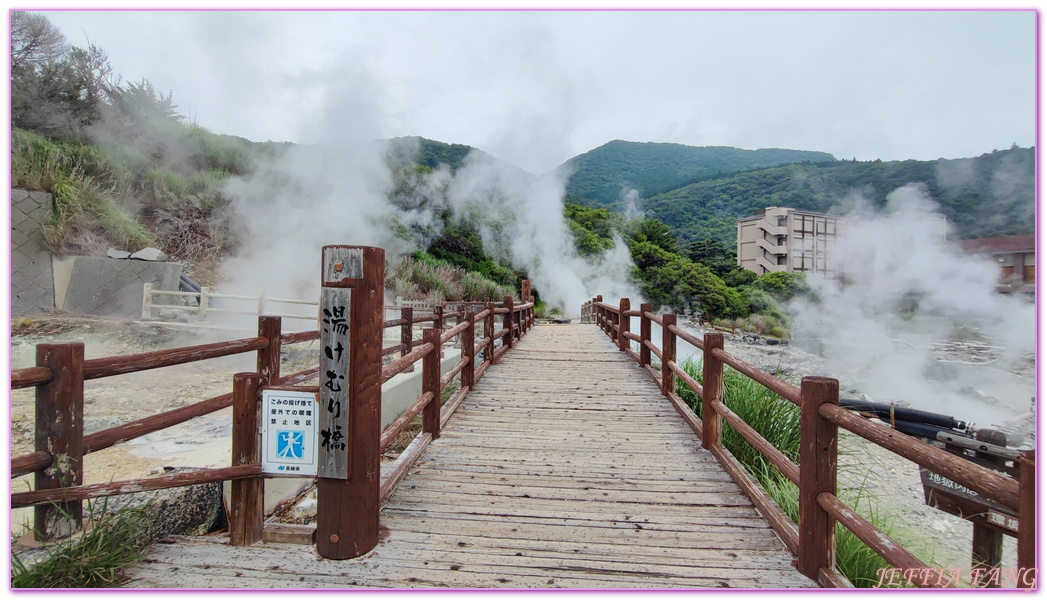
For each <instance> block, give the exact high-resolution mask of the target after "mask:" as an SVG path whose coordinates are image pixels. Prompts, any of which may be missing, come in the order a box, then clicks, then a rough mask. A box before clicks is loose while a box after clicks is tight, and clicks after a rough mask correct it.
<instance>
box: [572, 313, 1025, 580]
mask: <svg viewBox="0 0 1047 600" xmlns="http://www.w3.org/2000/svg"><path fill="white" fill-rule="evenodd" d="M621 306H622V309H620V310H619V309H616V307H614V306H613V305H609V304H606V303H603V302H600V301H599V297H597V298H596V299H593V300H592V301H588V302H586V303H585V304H584V305H583V321H585V318H586V315H592V318H591V319H590V320H589V321H588V322H591V323H596V324H597V325H598V326H599V327H600V328H601V329H602V330H603V332H604V333H605V334H606V335H607V336H608V338H610V339H611V340H612V342H614V343H615V344H616V345H618V346H619V349H623V348H622V346H623V345H624V344H626V340H633V341H638V342H639V343H640V348H641V353H639V354H637V353H635V352H632V351H631V350H630V351H629V352H628V355H629V356H630V358H632V359H633V360H635V361H636V362H637V363H638V364H639V365H640V366H641V367H643V368H644V369H645V370H646V371H647V372H648V373H649V374H650V375H651V377H652V378H653V379H654V380H655V381H656V382H659V383H661V385H662V393H663V395H665V396H666V397H667V398H669V400H670V401H671V402H672V403H673V404H674V406H676V408H677V410H679V411H680V412H681V414H683V415H684V416H685V419H686V413H685V411H689V409H688V408H687V407H686V405H685V404H684V403H683V402H682V401H681V400H680V398H679V397H678V396H676V394H675V393H674V392H673V391H672V390H673V388H674V385H673V383H672V380H673V379H675V378H676V377H679V378H680V379H681V380H682V381H683V382H684V384H685V385H686V386H687V387H688V388H689V389H691V390H692V391H695V392H696V393H697V394H699V395H700V396H702V397H703V415H705V414H706V411H707V412H708V416H709V417H710V419H702V420H694V421H692V420H690V419H687V421H688V423H689V424H690V425H691V427H692V428H695V427H700V428H701V430H702V431H701V433H699V430H697V429H696V433H698V434H699V438H701V440H702V446H703V447H706V448H708V449H709V450H710V451H711V452H712V453H713V454H714V455H715V456H716V457H717V459H718V461H719V462H720V464H721V465H723V467H724V468H725V469H726V470H727V471H728V473H729V474H730V475H731V477H732V478H733V479H734V480H735V481H736V482H737V483H738V484H739V485H740V486H741V487H742V489H743V491H744V492H745V493H746V495H748V496H749V497H750V499H752V501H753V503H754V504H756V506H757V508H758V510H760V512H761V514H763V515H764V516H765V518H767V519H768V521H769V522H770V523H771V525H772V527H773V528H774V529H775V530H776V531H777V532H778V534H779V535H780V536H781V537H782V539H783V540H784V541H785V542H786V545H787V546H789V548H790V550H791V551H792V552H793V554H794V555H797V556H799V562H798V563H797V568H798V569H800V570H801V572H803V573H805V574H806V575H808V576H809V577H811V578H812V579H816V581H818V582H819V583H820V584H821V585H823V586H832V587H849V586H850V584H849V582H847V581H846V580H845V579H843V578H842V577H841V576H840V575H839V573H837V572H836V571H834V570H833V568H832V563H831V557H832V554H831V552H832V549H831V547H829V546H827V545H826V544H831V543H832V542H831V541H828V540H832V531H833V527H834V525H833V524H834V523H837V522H839V523H840V524H842V525H843V526H844V527H846V528H847V529H849V530H850V531H852V532H854V533H855V535H857V536H858V537H859V539H861V540H862V541H863V542H864V543H866V544H868V545H869V546H870V547H871V548H872V549H873V550H874V551H876V552H877V553H879V554H880V555H881V556H882V557H883V558H884V559H885V560H887V561H888V562H889V563H890V564H891V565H892V566H894V567H895V568H900V569H906V568H912V569H920V568H926V565H924V564H923V563H922V562H920V561H919V559H916V558H915V557H914V556H913V555H912V554H911V553H909V552H908V551H907V550H905V549H904V548H901V547H900V546H898V545H897V544H896V543H894V542H893V541H892V540H890V538H888V537H887V536H885V535H884V534H883V533H882V532H881V531H879V530H877V529H876V528H875V526H873V525H872V524H871V523H869V522H868V521H866V520H865V519H863V518H861V517H860V516H858V515H857V514H856V513H854V511H853V510H851V509H850V508H848V507H847V506H846V504H844V503H843V502H842V501H841V500H840V499H839V498H837V497H836V496H835V494H834V492H835V487H836V475H835V468H834V467H832V465H834V464H835V460H836V458H835V455H836V433H835V428H836V427H843V428H844V429H846V430H848V431H851V432H853V433H855V434H857V435H859V436H861V437H863V438H865V439H867V440H869V441H871V442H873V443H875V444H877V445H879V446H881V447H883V448H885V449H887V450H890V451H892V452H894V453H895V454H898V455H899V456H901V457H903V458H906V459H908V460H911V461H913V462H915V463H916V464H918V465H920V466H921V467H924V468H928V469H931V470H933V471H934V472H936V473H940V474H941V475H943V476H945V477H948V478H949V479H951V480H952V481H954V482H956V483H957V484H959V485H961V486H964V487H967V488H968V489H971V490H973V491H974V492H977V493H979V494H981V495H982V496H984V497H986V498H990V499H993V500H996V501H998V502H1000V503H1001V504H1003V505H1004V506H1006V507H1008V508H1009V509H1012V510H1015V511H1018V512H1019V513H1021V518H1020V522H1021V523H1034V522H1035V505H1034V500H1033V498H1034V497H1035V496H1034V493H1033V492H1030V491H1028V490H1032V489H1033V487H1032V486H1033V484H1032V481H1033V473H1034V463H1033V462H1032V460H1029V459H1027V458H1026V457H1021V460H1020V462H1021V464H1022V466H1023V468H1024V471H1023V474H1022V479H1021V482H1019V481H1018V480H1016V479H1014V478H1011V477H1007V476H1005V475H1003V474H1000V473H998V472H995V471H993V470H991V469H988V468H986V467H983V466H980V465H978V464H975V463H973V462H970V461H966V460H964V459H963V458H960V457H958V456H956V455H954V454H951V453H949V452H947V451H945V450H943V449H940V448H937V447H935V446H931V445H929V444H924V443H921V442H920V441H918V440H916V439H915V438H912V437H910V436H907V435H905V434H902V433H900V432H897V431H894V430H893V429H890V428H888V427H886V426H883V425H880V424H878V423H875V422H872V421H869V420H867V419H865V418H864V417H861V416H859V415H856V414H854V413H852V412H850V411H848V410H846V409H843V408H840V407H839V405H838V403H837V401H836V400H831V399H833V398H838V383H836V381H835V380H830V379H825V378H805V379H804V381H805V384H804V385H808V383H807V382H808V380H811V385H812V386H814V387H812V388H811V389H812V392H811V393H812V394H816V395H817V394H821V395H822V396H821V398H822V399H820V400H813V399H812V400H811V402H814V403H815V405H816V406H815V408H814V412H813V413H811V412H808V413H807V416H806V417H805V419H806V420H803V419H802V421H803V422H804V423H806V425H804V426H803V427H805V428H806V429H805V431H807V432H808V433H807V434H803V435H802V436H801V440H802V443H803V444H806V445H807V446H810V445H811V436H812V435H814V434H812V433H811V432H819V433H818V434H817V435H820V436H823V437H822V438H820V439H823V440H824V441H820V442H817V446H818V451H817V452H816V453H815V451H814V449H813V447H812V448H811V449H808V450H807V451H806V452H808V459H806V460H815V459H814V458H811V456H814V455H815V454H816V455H817V460H818V461H822V460H829V458H828V456H829V454H831V456H832V458H831V461H832V462H831V463H829V465H830V467H829V468H823V466H808V467H807V469H808V471H807V479H806V480H805V479H804V478H801V473H803V472H804V471H803V467H801V466H800V465H797V464H796V463H795V462H793V461H792V460H790V459H789V458H788V457H786V456H785V455H784V454H783V453H782V452H781V451H780V450H778V449H777V448H775V447H774V446H773V445H772V444H771V443H770V442H768V441H767V440H766V439H764V438H763V437H762V436H761V435H760V434H759V433H758V432H756V430H754V429H753V428H752V427H751V426H750V425H748V423H746V422H745V421H744V420H743V419H742V418H741V417H740V416H738V415H737V414H736V413H734V412H733V411H731V410H730V408H728V407H727V405H726V404H724V402H723V400H722V397H721V396H719V393H720V392H718V391H717V390H719V389H720V388H721V387H722V382H721V380H720V379H718V378H720V377H722V368H723V365H728V366H730V367H732V368H734V369H735V370H737V371H738V372H740V373H742V374H743V375H745V376H746V377H748V378H750V379H752V380H754V381H756V382H757V383H759V384H761V385H763V386H764V387H766V388H768V389H769V390H770V391H772V392H775V393H776V394H778V395H779V396H781V397H782V398H784V399H785V400H788V401H790V402H792V403H793V404H796V405H801V403H802V401H803V400H802V397H803V394H801V389H800V388H797V387H795V386H793V385H791V384H788V383H786V382H784V381H782V380H780V379H778V378H777V377H775V376H773V375H771V374H768V373H765V372H764V371H762V370H760V369H759V368H757V367H755V366H753V365H751V364H749V363H746V362H745V361H742V360H741V359H739V358H738V357H736V356H734V355H732V354H730V353H728V352H726V351H725V350H724V349H723V347H722V341H718V342H717V343H715V344H711V346H709V347H707V340H709V339H710V338H709V336H713V337H714V338H715V337H717V336H718V338H719V340H722V335H721V334H719V333H714V332H710V333H709V334H707V336H706V339H700V338H698V337H697V336H695V335H693V334H691V333H689V332H687V331H685V330H684V329H682V328H681V327H678V326H677V325H676V315H673V314H667V315H663V316H659V315H656V314H654V313H653V312H652V311H651V310H650V308H649V306H648V305H644V306H643V307H641V310H640V311H632V310H628V300H627V299H622V303H621ZM623 315H624V316H626V317H631V316H636V315H639V316H640V317H641V321H640V323H641V334H640V335H636V334H633V333H631V332H629V330H628V327H626V326H624V325H625V320H624V319H621V316H623ZM619 323H621V325H620V324H619ZM650 323H657V324H658V325H660V326H662V331H663V340H662V341H663V344H662V346H661V347H659V345H658V344H657V343H656V342H655V341H653V340H651V339H650V333H649V331H650V329H649V324H650ZM619 332H620V333H619ZM677 339H682V340H683V341H685V342H687V343H689V344H691V345H692V346H695V347H696V348H699V349H701V350H703V352H704V353H705V360H704V361H703V371H704V372H703V378H704V379H705V382H706V384H708V385H712V386H713V387H712V388H711V389H712V390H713V391H712V392H710V388H709V387H708V386H707V387H704V388H703V387H702V386H701V385H700V384H698V383H697V382H696V381H695V380H694V378H692V377H691V376H690V375H689V374H688V373H687V372H686V371H684V370H683V369H682V368H681V367H680V366H679V365H678V364H677V363H676V362H675V344H676V340H677ZM667 348H668V350H669V352H668V353H666V350H667ZM652 354H653V355H655V356H657V357H658V358H659V359H660V360H661V362H662V372H661V373H659V372H658V371H657V370H655V369H654V368H652V366H651V365H650V364H645V361H649V360H650V356H651V355H652ZM711 381H712V382H713V383H712V384H710V382H711ZM830 384H831V385H830ZM818 386H822V387H818ZM825 386H828V387H825ZM813 390H822V391H813ZM830 400H831V401H830ZM691 414H693V413H691ZM721 419H722V420H724V421H727V424H728V425H730V426H731V427H732V428H734V429H735V430H736V431H738V433H739V434H740V435H741V436H742V437H743V439H745V440H746V442H748V443H749V444H750V445H751V446H753V447H754V448H755V449H756V450H757V451H758V452H760V453H761V454H762V455H763V456H764V457H765V458H767V460H768V461H769V462H770V463H771V464H773V465H774V466H775V467H777V468H778V469H779V470H780V471H781V472H782V473H783V474H784V475H785V477H786V478H787V479H789V480H790V481H792V482H793V483H795V484H797V485H798V486H799V487H800V488H801V523H804V522H805V519H806V522H807V523H808V525H807V529H805V530H804V535H803V536H802V537H803V538H804V539H806V540H807V541H806V542H803V540H802V539H801V536H800V531H801V528H800V527H797V526H796V524H794V523H793V522H792V520H791V519H790V518H789V517H788V516H787V515H785V513H784V511H782V509H781V508H780V507H779V506H778V505H777V504H775V503H774V501H773V500H772V499H771V498H770V496H769V495H768V494H767V493H766V491H764V490H763V489H762V488H761V487H760V486H758V485H756V483H755V481H753V480H752V479H751V478H749V476H748V475H746V474H745V472H744V469H743V467H742V466H741V464H740V463H738V462H737V460H736V459H734V457H733V456H731V455H730V452H728V451H727V450H726V449H725V448H724V447H723V446H722V445H721V444H720V439H719V438H720V425H719V421H720V420H721ZM826 436H828V437H826ZM822 445H824V446H825V447H824V448H822ZM805 447H806V446H805ZM826 452H828V453H829V454H826ZM812 453H814V454H812ZM803 455H804V454H803V451H801V456H803ZM811 464H812V465H814V464H818V463H811ZM830 469H831V472H830ZM812 473H814V474H816V476H815V478H814V479H812V478H811V474H812ZM1026 474H1027V475H1026ZM822 486H824V487H822ZM812 489H813V490H814V494H813V495H812V494H811V490H812ZM812 528H813V529H812ZM1023 535H1024V536H1025V537H1024V538H1023V537H1022V536H1023ZM1018 537H1019V546H1020V551H1019V554H1020V556H1019V567H1020V568H1023V569H1030V568H1032V567H1033V566H1034V560H1035V558H1034V557H1035V554H1034V551H1033V547H1034V542H1033V540H1034V537H1033V533H1032V529H1031V528H1029V527H1021V528H1020V530H1019V532H1018ZM1022 540H1024V542H1023V541H1022ZM804 543H806V544H807V546H804ZM1023 552H1024V553H1023ZM919 584H920V585H923V586H925V587H933V586H936V585H937V586H941V585H943V584H942V583H941V582H919ZM1024 584H1028V582H1024ZM1024 584H1023V585H1024Z"/></svg>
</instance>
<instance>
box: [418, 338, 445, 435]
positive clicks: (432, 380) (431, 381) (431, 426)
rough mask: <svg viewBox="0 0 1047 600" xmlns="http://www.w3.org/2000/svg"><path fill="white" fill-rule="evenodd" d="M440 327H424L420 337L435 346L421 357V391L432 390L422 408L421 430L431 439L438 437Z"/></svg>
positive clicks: (424, 392) (427, 391)
mask: <svg viewBox="0 0 1047 600" xmlns="http://www.w3.org/2000/svg"><path fill="white" fill-rule="evenodd" d="M442 335H443V331H442V330H440V329H425V330H423V331H422V339H423V340H424V341H426V342H428V343H430V344H433V346H435V347H434V348H433V349H432V351H431V352H429V353H428V354H426V355H425V358H423V359H422V393H423V394H426V393H429V392H432V394H433V398H432V400H430V401H429V403H428V404H426V405H425V408H424V409H422V431H423V432H425V433H431V434H433V439H434V440H435V439H437V438H439V437H440V391H441V390H440V346H441V345H442V344H441V343H440V336H442Z"/></svg>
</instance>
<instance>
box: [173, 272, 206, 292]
mask: <svg viewBox="0 0 1047 600" xmlns="http://www.w3.org/2000/svg"><path fill="white" fill-rule="evenodd" d="M178 287H179V288H180V289H181V290H182V291H183V292H196V293H197V294H199V293H200V289H201V288H200V284H198V283H196V282H195V281H193V280H192V279H189V278H188V277H186V276H185V274H184V273H183V274H179V275H178Z"/></svg>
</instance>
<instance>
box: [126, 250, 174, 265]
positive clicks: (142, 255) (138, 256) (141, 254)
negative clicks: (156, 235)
mask: <svg viewBox="0 0 1047 600" xmlns="http://www.w3.org/2000/svg"><path fill="white" fill-rule="evenodd" d="M131 258H132V259H134V260H149V261H153V262H167V255H166V254H164V253H163V252H161V251H160V250H159V249H157V248H142V249H141V250H139V251H138V252H135V253H134V254H132V255H131Z"/></svg>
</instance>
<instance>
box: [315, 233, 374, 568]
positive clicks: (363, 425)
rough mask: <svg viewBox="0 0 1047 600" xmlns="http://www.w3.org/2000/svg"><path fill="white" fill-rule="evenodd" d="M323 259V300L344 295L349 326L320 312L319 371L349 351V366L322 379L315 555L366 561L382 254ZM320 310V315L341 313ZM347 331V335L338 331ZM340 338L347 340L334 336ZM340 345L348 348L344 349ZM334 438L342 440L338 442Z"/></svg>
mask: <svg viewBox="0 0 1047 600" xmlns="http://www.w3.org/2000/svg"><path fill="white" fill-rule="evenodd" d="M323 256H324V260H323V261H322V266H323V277H322V283H323V288H322V296H321V299H322V300H323V299H325V298H333V299H337V298H339V297H340V296H339V295H338V294H337V293H334V292H346V291H347V292H350V294H349V296H348V306H347V307H346V306H345V305H344V304H343V305H341V307H342V309H343V310H344V309H345V308H348V315H344V314H343V316H348V321H347V322H346V321H344V320H342V319H341V317H340V316H339V315H338V314H334V313H332V314H330V315H328V314H327V313H323V312H321V315H322V316H323V317H324V319H323V322H322V323H321V338H320V339H321V345H322V346H323V350H322V351H321V352H322V353H321V356H320V362H321V365H323V364H325V358H326V359H330V360H332V361H334V363H333V364H338V365H341V364H343V363H340V362H338V361H340V360H341V357H342V353H343V352H348V367H347V368H346V372H345V373H344V374H342V373H338V372H334V371H327V372H325V370H324V369H321V372H320V391H321V406H320V411H319V412H320V416H321V417H322V418H321V419H319V420H318V421H319V423H320V429H321V431H320V435H321V437H322V439H321V440H320V462H319V464H318V469H317V480H316V484H317V486H316V487H317V511H316V551H317V553H319V554H320V556H322V557H324V558H333V559H345V558H353V557H356V556H360V555H362V554H365V553H367V552H369V551H370V550H371V549H372V548H374V547H375V545H377V544H378V509H379V506H378V500H379V485H380V481H381V477H380V472H379V460H380V458H381V457H380V454H379V449H378V443H379V440H380V439H381V431H382V387H381V381H382V335H383V334H382V330H383V327H382V323H383V321H384V318H385V277H384V275H385V251H384V250H382V249H381V248H374V247H366V246H325V247H324V249H323ZM345 288H348V289H347V290H346V289H345ZM332 290H333V291H332ZM321 306H322V308H321V311H323V310H325V309H326V310H329V311H331V310H332V309H335V310H337V309H338V308H339V306H338V305H332V306H331V307H324V306H323V305H321ZM346 325H348V329H343V327H344V326H346ZM339 331H345V332H346V334H347V335H346V336H342V337H335V336H332V334H334V333H338V332H339ZM342 339H345V341H346V342H347V343H346V344H344V346H343V345H340V344H341V340H342ZM332 357H333V358H332ZM335 359H338V360H335ZM338 368H339V369H341V368H343V367H341V366H339V367H338ZM342 377H344V379H341V378H342ZM342 387H344V388H345V389H347V390H348V392H349V394H348V400H347V404H348V405H347V406H346V405H341V404H340V402H341V400H340V399H339V400H338V401H336V400H335V399H336V396H329V394H328V391H331V392H333V391H334V389H336V388H337V389H341V388H342ZM339 418H340V419H342V420H341V421H339V420H338V419H339ZM336 426H338V427H341V429H335V427H336ZM342 432H345V433H342ZM339 435H341V436H343V437H341V438H340V439H336V438H337V437H338V436H339ZM325 459H326V460H325ZM337 460H341V461H344V464H345V471H346V473H345V475H341V474H339V473H338V472H337V470H338V465H337V463H336V461H337ZM329 465H330V466H329Z"/></svg>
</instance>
